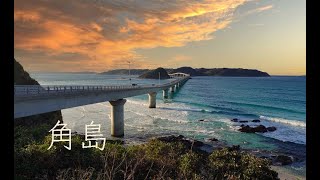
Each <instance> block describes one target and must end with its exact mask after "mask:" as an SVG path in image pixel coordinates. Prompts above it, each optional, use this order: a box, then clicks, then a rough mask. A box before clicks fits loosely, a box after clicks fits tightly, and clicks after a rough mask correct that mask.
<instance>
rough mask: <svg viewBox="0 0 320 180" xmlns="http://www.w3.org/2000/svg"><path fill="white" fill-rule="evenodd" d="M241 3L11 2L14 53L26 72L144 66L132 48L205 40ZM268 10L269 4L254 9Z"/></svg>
mask: <svg viewBox="0 0 320 180" xmlns="http://www.w3.org/2000/svg"><path fill="white" fill-rule="evenodd" d="M243 3H245V0H224V1H220V0H201V1H198V0H132V1H127V0H118V1H107V0H105V1H77V0H68V1H64V0H55V1H40V0H29V1H24V0H15V3H14V5H15V14H14V21H15V23H14V26H15V27H14V43H15V56H16V57H17V58H21V60H22V61H23V63H24V64H28V67H30V69H32V70H51V71H53V70H55V71H78V70H88V71H103V70H106V69H108V68H114V67H119V66H120V65H119V64H121V61H123V59H125V57H133V59H135V61H136V63H135V64H136V66H140V67H146V66H150V64H152V62H149V61H146V60H145V59H144V57H142V56H141V55H139V54H137V53H136V52H135V50H136V49H148V48H155V47H159V46H162V47H181V46H185V45H186V43H188V42H192V41H202V40H210V39H212V38H213V33H214V32H216V31H217V30H220V29H224V28H226V27H227V26H228V25H229V24H230V23H231V22H232V20H233V16H232V14H233V12H234V11H235V9H236V8H237V7H238V6H240V5H242V4H243ZM270 8H272V5H269V6H264V7H260V8H257V9H255V12H261V11H265V10H268V9H270ZM39 52H41V56H39ZM68 54H69V56H66V55H68ZM70 54H72V56H70ZM37 58H38V59H37ZM184 58H185V59H184ZM173 60H174V59H173ZM175 60H176V61H177V62H178V61H183V60H186V57H183V56H180V57H179V56H178V57H176V59H175Z"/></svg>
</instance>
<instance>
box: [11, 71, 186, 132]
mask: <svg viewBox="0 0 320 180" xmlns="http://www.w3.org/2000/svg"><path fill="white" fill-rule="evenodd" d="M189 78H190V76H184V77H178V78H177V79H176V80H174V81H171V82H169V83H165V84H158V85H156V84H153V85H122V86H41V85H15V86H14V118H20V117H26V116H31V115H35V114H41V113H46V112H52V111H57V110H61V109H67V108H72V107H77V106H83V105H88V104H94V103H99V102H106V101H109V103H110V104H111V106H112V108H111V135H112V136H115V137H122V136H123V135H124V122H123V119H124V107H123V106H124V104H125V102H126V100H125V99H124V98H127V97H132V96H138V95H143V94H148V96H149V108H155V107H156V95H157V92H159V91H163V97H164V98H168V92H169V91H170V92H174V91H176V90H177V89H178V88H180V87H181V86H182V85H183V84H184V83H185V82H186V81H187V80H188V79H189Z"/></svg>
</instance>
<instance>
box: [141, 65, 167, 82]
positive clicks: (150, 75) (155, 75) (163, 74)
mask: <svg viewBox="0 0 320 180" xmlns="http://www.w3.org/2000/svg"><path fill="white" fill-rule="evenodd" d="M159 73H160V79H169V78H170V76H169V75H168V73H167V71H166V70H165V69H163V68H161V67H159V68H157V69H155V70H151V71H148V72H146V73H144V74H142V75H140V76H139V78H143V79H159Z"/></svg>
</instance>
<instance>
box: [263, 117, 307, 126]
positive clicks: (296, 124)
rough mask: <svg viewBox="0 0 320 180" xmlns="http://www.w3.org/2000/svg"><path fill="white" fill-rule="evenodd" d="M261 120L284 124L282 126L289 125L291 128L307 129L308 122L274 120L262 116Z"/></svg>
mask: <svg viewBox="0 0 320 180" xmlns="http://www.w3.org/2000/svg"><path fill="white" fill-rule="evenodd" d="M260 119H262V120H268V121H273V122H277V123H282V124H288V125H291V126H300V127H306V122H303V121H298V120H290V119H283V118H274V117H266V116H260Z"/></svg>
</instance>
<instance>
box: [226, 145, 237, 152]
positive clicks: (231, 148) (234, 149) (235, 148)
mask: <svg viewBox="0 0 320 180" xmlns="http://www.w3.org/2000/svg"><path fill="white" fill-rule="evenodd" d="M228 150H229V151H239V150H240V145H232V146H231V147H228Z"/></svg>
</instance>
